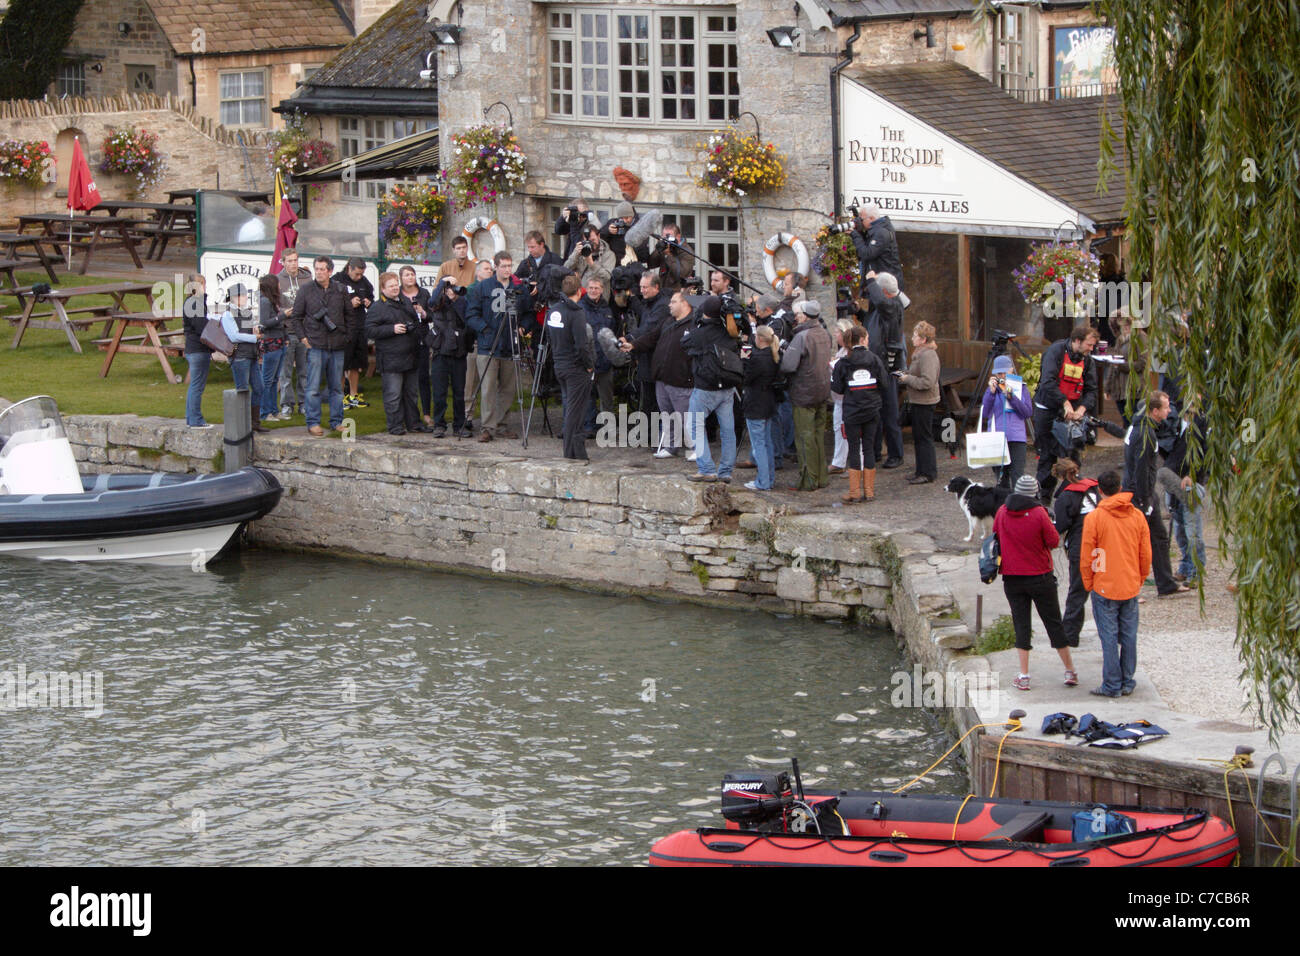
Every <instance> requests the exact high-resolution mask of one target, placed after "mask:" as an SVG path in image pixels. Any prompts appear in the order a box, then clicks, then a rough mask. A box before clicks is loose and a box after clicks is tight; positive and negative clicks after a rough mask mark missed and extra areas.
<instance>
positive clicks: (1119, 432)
mask: <svg viewBox="0 0 1300 956" xmlns="http://www.w3.org/2000/svg"><path fill="white" fill-rule="evenodd" d="M1084 419H1085V420H1086V421H1087V423H1088V424H1089V425H1091V426H1092V428H1093V429H1097V428H1100V429H1101V430H1102V431H1104V432H1105V433H1106V434H1107V435H1109V436H1110V437H1111V438H1123V437H1124V435H1125V433H1126V430H1125V428H1124V426H1123V425H1116V424H1115V423H1114V422H1108V421H1106V419H1104V418H1098V417H1097V416H1096V415H1085V416H1084ZM1094 441H1096V434H1095V432H1094V435H1093V438H1092V441H1089V442H1088V444H1090V445H1091V444H1092V443H1093V442H1094Z"/></svg>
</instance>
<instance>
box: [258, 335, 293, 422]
mask: <svg viewBox="0 0 1300 956" xmlns="http://www.w3.org/2000/svg"><path fill="white" fill-rule="evenodd" d="M288 351H289V349H288V347H287V346H286V347H285V348H282V349H276V350H275V351H274V352H267V353H266V354H265V355H263V356H262V402H261V409H262V417H263V418H266V417H267V416H269V415H278V414H279V412H280V369H281V368H282V367H283V365H284V357H285V355H286V354H287V353H288ZM288 394H289V393H288V392H286V393H285V396H286V397H288Z"/></svg>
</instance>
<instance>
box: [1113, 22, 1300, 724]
mask: <svg viewBox="0 0 1300 956" xmlns="http://www.w3.org/2000/svg"><path fill="white" fill-rule="evenodd" d="M1100 10H1101V12H1102V13H1104V15H1105V16H1106V18H1107V19H1108V20H1109V22H1110V23H1111V24H1112V25H1113V26H1114V27H1115V59H1116V65H1117V68H1118V71H1119V78H1120V88H1121V96H1122V99H1123V107H1124V109H1123V115H1124V140H1123V141H1124V164H1123V165H1124V167H1125V168H1124V170H1123V172H1122V174H1123V175H1126V176H1127V179H1128V205H1127V208H1126V214H1127V232H1128V237H1129V242H1130V256H1129V269H1128V274H1129V275H1130V276H1131V277H1132V276H1136V275H1145V274H1149V275H1150V277H1151V279H1152V281H1153V283H1154V300H1155V303H1156V306H1157V307H1156V308H1155V309H1154V310H1153V314H1152V320H1153V321H1152V330H1153V338H1154V339H1157V340H1158V339H1161V338H1164V339H1166V340H1168V339H1169V338H1170V337H1171V336H1172V335H1173V331H1174V330H1173V325H1174V323H1175V322H1176V321H1177V320H1176V318H1174V316H1173V313H1174V312H1175V311H1186V312H1188V313H1189V322H1190V326H1191V338H1190V340H1189V342H1188V343H1187V347H1186V349H1185V353H1184V358H1183V368H1184V394H1186V395H1196V394H1199V395H1201V396H1202V402H1203V407H1204V409H1205V411H1206V413H1207V417H1208V423H1209V434H1208V436H1207V437H1206V440H1205V442H1204V446H1203V447H1201V448H1197V449H1192V451H1191V454H1192V461H1193V463H1194V464H1195V463H1196V462H1198V461H1199V462H1200V463H1201V464H1202V465H1203V467H1204V469H1205V473H1206V475H1207V485H1208V489H1209V495H1210V499H1211V501H1212V502H1213V505H1214V507H1215V510H1216V511H1217V513H1218V515H1219V519H1220V532H1221V537H1220V540H1221V546H1222V547H1223V548H1224V550H1225V551H1226V553H1227V555H1228V557H1229V558H1230V560H1231V562H1232V564H1233V566H1234V568H1235V569H1236V580H1237V587H1238V591H1237V610H1238V617H1237V638H1236V641H1237V647H1238V649H1239V650H1240V653H1241V659H1242V661H1243V662H1244V665H1245V666H1244V671H1243V673H1242V676H1243V678H1244V679H1245V680H1247V681H1248V682H1251V683H1253V685H1254V687H1255V688H1256V690H1257V697H1256V701H1257V709H1258V716H1259V718H1260V719H1261V720H1262V721H1263V722H1264V723H1265V725H1266V726H1268V728H1269V730H1270V734H1271V735H1272V736H1273V738H1274V740H1276V737H1277V735H1278V734H1279V733H1280V732H1281V728H1282V727H1283V726H1284V725H1285V724H1286V723H1288V722H1290V721H1294V720H1295V719H1296V718H1297V717H1300V570H1298V568H1297V554H1300V480H1298V479H1297V470H1298V469H1300V4H1298V3H1297V2H1296V0H1258V2H1240V0H1238V2H1232V0H1101V3H1100ZM1102 164H1103V167H1104V166H1106V165H1107V157H1106V156H1105V155H1103V160H1102ZM1202 600H1204V596H1202ZM1187 651H1188V653H1189V654H1196V653H1198V649H1197V648H1194V647H1189V648H1188V649H1187ZM1206 663H1207V665H1211V666H1212V665H1213V664H1214V663H1216V662H1213V661H1207V662H1206ZM1219 663H1221V664H1222V665H1223V666H1225V667H1226V666H1233V664H1232V662H1228V661H1223V662H1219Z"/></svg>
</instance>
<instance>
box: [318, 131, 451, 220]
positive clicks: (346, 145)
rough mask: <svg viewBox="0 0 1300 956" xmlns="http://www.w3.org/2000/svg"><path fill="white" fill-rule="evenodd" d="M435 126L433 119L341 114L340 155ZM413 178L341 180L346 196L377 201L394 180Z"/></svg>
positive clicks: (365, 200)
mask: <svg viewBox="0 0 1300 956" xmlns="http://www.w3.org/2000/svg"><path fill="white" fill-rule="evenodd" d="M433 128H434V121H433V120H432V119H366V118H364V117H360V116H344V117H340V118H339V158H340V159H349V158H351V157H353V156H357V155H359V154H360V153H364V152H366V151H368V150H372V149H377V148H378V147H380V146H383V145H385V144H387V143H391V142H393V141H394V140H398V139H404V138H405V137H407V136H414V135H415V134H416V133H421V132H427V131H428V130H431V129H433ZM414 181H415V180H414V179H367V180H362V179H360V178H358V179H354V180H353V181H352V182H344V183H340V184H339V190H340V191H339V195H340V196H341V197H342V198H343V199H355V200H359V201H361V202H374V201H377V200H379V199H381V198H383V195H384V193H385V192H387V191H388V189H389V188H390V187H392V185H393V184H394V183H400V182H414Z"/></svg>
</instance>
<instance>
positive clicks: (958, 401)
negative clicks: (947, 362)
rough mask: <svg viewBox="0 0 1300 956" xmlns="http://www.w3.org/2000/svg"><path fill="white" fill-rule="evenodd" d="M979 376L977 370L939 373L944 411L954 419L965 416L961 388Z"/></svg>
mask: <svg viewBox="0 0 1300 956" xmlns="http://www.w3.org/2000/svg"><path fill="white" fill-rule="evenodd" d="M977 375H979V372H977V371H976V370H975V369H970V368H945V369H941V370H940V372H939V397H940V400H941V402H940V403H941V404H942V405H943V408H944V411H946V412H947V413H948V414H949V415H951V416H953V417H954V418H955V417H956V416H958V415H961V414H964V413H965V411H966V404H965V402H963V401H962V398H961V393H960V392H959V391H958V389H959V387H960V386H962V385H965V384H966V383H967V382H970V381H972V380H974V378H975V377H976V376H977Z"/></svg>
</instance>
